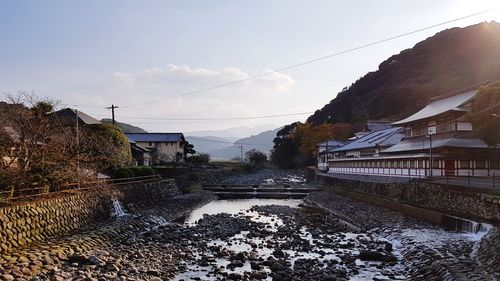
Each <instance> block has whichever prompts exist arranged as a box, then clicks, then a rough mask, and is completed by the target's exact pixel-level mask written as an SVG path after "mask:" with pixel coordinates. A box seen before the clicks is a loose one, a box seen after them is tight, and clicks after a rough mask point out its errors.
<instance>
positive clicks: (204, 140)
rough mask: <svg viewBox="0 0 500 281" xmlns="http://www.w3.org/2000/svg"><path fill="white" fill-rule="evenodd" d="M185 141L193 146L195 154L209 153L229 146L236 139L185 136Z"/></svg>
mask: <svg viewBox="0 0 500 281" xmlns="http://www.w3.org/2000/svg"><path fill="white" fill-rule="evenodd" d="M185 138H186V140H187V141H188V142H189V143H191V144H193V145H194V149H195V150H196V151H197V152H203V153H211V152H212V151H213V150H217V149H222V148H225V147H228V146H230V145H231V144H232V143H234V142H235V141H236V140H238V138H221V137H214V136H201V137H197V136H185Z"/></svg>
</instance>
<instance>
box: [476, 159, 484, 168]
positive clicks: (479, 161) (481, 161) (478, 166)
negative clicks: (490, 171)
mask: <svg viewBox="0 0 500 281" xmlns="http://www.w3.org/2000/svg"><path fill="white" fill-rule="evenodd" d="M476 168H477V169H486V161H484V160H477V161H476Z"/></svg>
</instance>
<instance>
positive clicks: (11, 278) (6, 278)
mask: <svg viewBox="0 0 500 281" xmlns="http://www.w3.org/2000/svg"><path fill="white" fill-rule="evenodd" d="M2 280H4V281H14V276H12V275H10V274H7V273H5V274H2Z"/></svg>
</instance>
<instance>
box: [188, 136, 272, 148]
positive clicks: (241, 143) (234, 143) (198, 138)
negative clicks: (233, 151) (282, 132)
mask: <svg viewBox="0 0 500 281" xmlns="http://www.w3.org/2000/svg"><path fill="white" fill-rule="evenodd" d="M186 138H188V139H195V140H199V141H206V142H216V143H227V144H233V145H240V146H241V145H252V146H259V145H260V146H262V145H269V144H266V143H244V142H238V141H236V142H230V141H218V140H210V139H205V138H200V137H193V136H186ZM234 148H238V149H239V148H240V147H239V146H238V147H234Z"/></svg>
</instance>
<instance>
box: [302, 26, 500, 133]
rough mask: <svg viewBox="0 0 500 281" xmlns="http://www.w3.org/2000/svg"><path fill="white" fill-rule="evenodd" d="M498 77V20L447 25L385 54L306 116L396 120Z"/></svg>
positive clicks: (350, 120) (330, 119)
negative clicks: (410, 45) (435, 100)
mask: <svg viewBox="0 0 500 281" xmlns="http://www.w3.org/2000/svg"><path fill="white" fill-rule="evenodd" d="M499 79H500V24H499V23H496V22H491V23H481V24H476V25H472V26H469V27H465V28H451V29H448V30H444V31H441V32H439V33H437V34H436V35H434V36H432V37H430V38H427V39H426V40H424V41H422V42H420V43H417V44H416V45H415V46H414V47H413V48H411V49H407V50H404V51H402V52H401V53H399V54H397V55H394V56H391V57H390V58H388V59H387V60H386V61H384V62H382V63H381V64H380V65H379V69H378V70H377V71H374V72H369V73H368V74H366V75H365V76H363V77H361V78H360V79H359V80H358V81H356V82H355V83H354V84H352V85H351V86H350V87H346V88H345V89H344V90H343V91H342V92H340V93H339V94H338V95H337V97H336V98H334V99H333V100H332V101H330V103H329V104H327V105H325V106H324V107H323V108H322V109H320V110H317V111H316V112H315V113H314V114H313V115H311V116H310V117H309V118H308V121H309V122H312V123H313V124H316V125H318V124H321V123H324V122H334V123H337V122H344V123H351V124H358V123H362V122H364V121H366V120H369V119H372V120H373V119H379V120H382V119H385V120H398V119H401V118H403V117H407V116H409V115H410V114H412V113H414V112H415V111H416V110H417V109H419V108H422V107H423V106H424V105H425V104H426V103H427V101H428V100H429V98H431V97H433V96H437V95H441V94H445V93H448V92H451V91H454V90H457V89H460V88H464V87H467V86H470V85H473V84H477V83H480V82H483V81H485V80H491V81H494V80H499Z"/></svg>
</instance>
